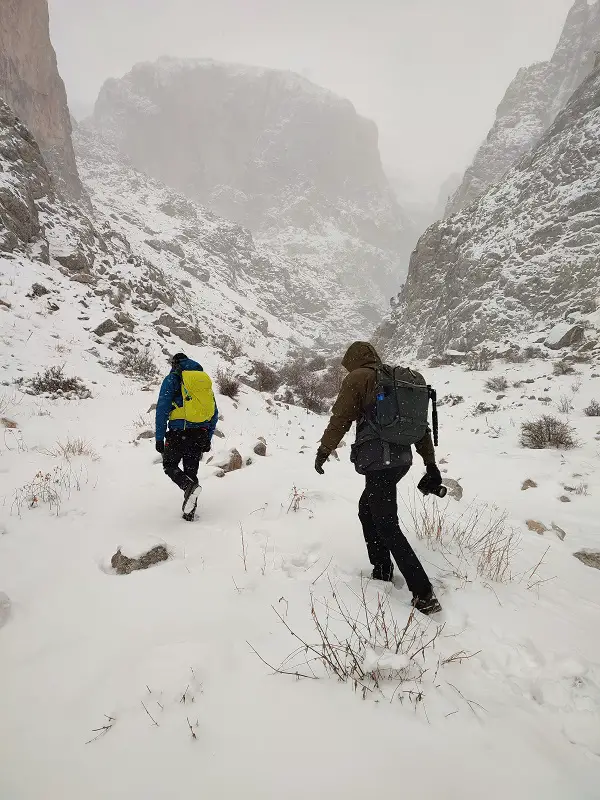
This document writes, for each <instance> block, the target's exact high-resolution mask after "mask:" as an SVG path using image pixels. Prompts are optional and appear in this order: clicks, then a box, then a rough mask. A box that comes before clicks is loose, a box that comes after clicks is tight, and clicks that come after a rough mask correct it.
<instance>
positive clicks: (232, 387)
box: [215, 367, 240, 400]
mask: <svg viewBox="0 0 600 800" xmlns="http://www.w3.org/2000/svg"><path fill="white" fill-rule="evenodd" d="M215 382H216V384H217V389H218V390H219V392H220V394H223V395H225V397H230V398H231V399H232V400H237V398H238V395H239V393H240V380H239V378H236V377H235V375H233V374H232V373H231V372H227V370H225V369H223V367H219V368H218V369H217V373H216V375H215Z"/></svg>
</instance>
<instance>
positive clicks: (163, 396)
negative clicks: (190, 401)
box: [155, 358, 219, 442]
mask: <svg viewBox="0 0 600 800" xmlns="http://www.w3.org/2000/svg"><path fill="white" fill-rule="evenodd" d="M184 370H191V371H196V370H198V371H200V372H203V371H204V370H203V369H202V367H201V366H200V364H198V363H197V362H196V361H192V359H191V358H188V359H186V360H185V361H182V362H181V365H180V367H179V370H178V371H177V372H176V371H175V370H171V372H170V373H169V374H168V375H167V377H166V378H165V379H164V381H163V382H162V386H161V387H160V392H159V395H158V402H157V403H156V425H155V431H156V441H157V442H162V441H163V439H164V438H165V434H166V432H167V425H168V426H169V430H177V429H182V428H184V427H186V428H207V429H208V432H209V434H210V437H211V439H212V436H213V433H214V432H215V428H216V427H217V422H218V421H219V410H218V408H217V403H216V401H215V413H214V414H213V418H212V419H211V420H210V421H209V422H186V421H185V420H183V419H172V420H169V415H170V414H171V411H172V410H173V403H175V405H177V406H180V407H181V406H182V405H183V395H182V394H181V372H183V371H184Z"/></svg>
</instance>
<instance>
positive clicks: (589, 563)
mask: <svg viewBox="0 0 600 800" xmlns="http://www.w3.org/2000/svg"><path fill="white" fill-rule="evenodd" d="M573 555H574V556H575V558H578V559H579V560H580V561H581V563H582V564H585V565H586V567H593V568H594V569H600V550H587V549H584V550H579V551H578V552H577V553H573Z"/></svg>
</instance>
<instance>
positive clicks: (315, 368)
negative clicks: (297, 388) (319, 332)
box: [306, 355, 327, 372]
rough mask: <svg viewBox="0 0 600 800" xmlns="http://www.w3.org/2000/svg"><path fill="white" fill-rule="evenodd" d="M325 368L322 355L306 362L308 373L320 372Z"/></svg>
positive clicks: (325, 360)
mask: <svg viewBox="0 0 600 800" xmlns="http://www.w3.org/2000/svg"><path fill="white" fill-rule="evenodd" d="M326 366H327V359H326V358H325V356H323V355H318V356H314V357H313V358H311V359H309V360H308V361H307V362H306V368H307V369H308V371H309V372H321V370H324V369H325V367H326Z"/></svg>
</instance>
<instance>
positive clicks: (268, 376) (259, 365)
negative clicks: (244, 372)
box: [254, 361, 281, 392]
mask: <svg viewBox="0 0 600 800" xmlns="http://www.w3.org/2000/svg"><path fill="white" fill-rule="evenodd" d="M254 374H255V375H256V388H257V389H258V391H259V392H276V391H277V389H279V387H280V386H281V377H280V376H279V375H278V373H277V372H275V370H274V369H271V367H269V366H268V365H267V364H265V363H264V362H263V361H256V362H255V363H254Z"/></svg>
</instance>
